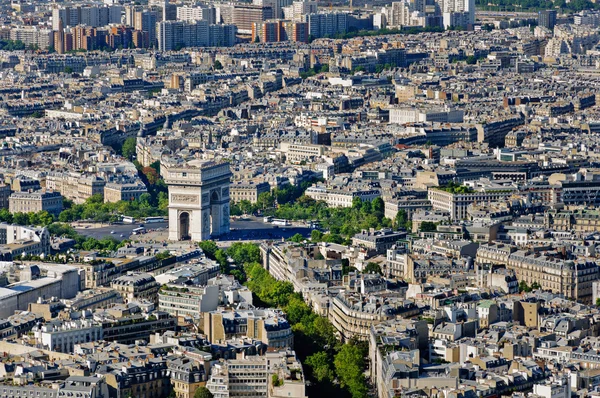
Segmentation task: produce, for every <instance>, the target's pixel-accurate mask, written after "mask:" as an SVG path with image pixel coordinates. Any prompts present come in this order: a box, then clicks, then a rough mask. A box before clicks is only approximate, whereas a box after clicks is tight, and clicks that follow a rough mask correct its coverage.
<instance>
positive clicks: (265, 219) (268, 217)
mask: <svg viewBox="0 0 600 398" xmlns="http://www.w3.org/2000/svg"><path fill="white" fill-rule="evenodd" d="M271 221H273V217H271V216H267V217H264V218H263V222H264V223H270V222H271Z"/></svg>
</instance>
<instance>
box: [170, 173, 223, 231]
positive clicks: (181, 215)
mask: <svg viewBox="0 0 600 398" xmlns="http://www.w3.org/2000/svg"><path fill="white" fill-rule="evenodd" d="M165 171H166V172H165V182H166V183H167V185H168V186H169V240H172V241H179V240H187V239H191V240H193V241H202V240H207V239H210V237H211V236H213V237H215V236H219V235H221V234H226V233H228V232H229V184H230V180H231V175H232V174H231V171H230V170H229V163H215V162H212V161H205V162H197V161H194V162H190V164H188V165H186V166H183V167H169V168H168V169H167V170H165Z"/></svg>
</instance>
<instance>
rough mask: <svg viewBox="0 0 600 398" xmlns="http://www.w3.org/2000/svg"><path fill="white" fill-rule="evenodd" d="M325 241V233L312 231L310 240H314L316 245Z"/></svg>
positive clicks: (316, 230)
mask: <svg viewBox="0 0 600 398" xmlns="http://www.w3.org/2000/svg"><path fill="white" fill-rule="evenodd" d="M322 239H323V232H321V231H319V230H318V229H313V230H312V231H310V240H312V241H313V242H315V243H318V242H321V240H322Z"/></svg>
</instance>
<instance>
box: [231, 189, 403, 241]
mask: <svg viewBox="0 0 600 398" xmlns="http://www.w3.org/2000/svg"><path fill="white" fill-rule="evenodd" d="M290 189H291V190H293V188H290ZM286 192H288V191H286ZM297 194H298V191H295V190H294V194H293V195H289V196H287V199H286V200H283V198H282V196H284V195H281V191H278V190H275V191H274V192H273V193H262V194H261V195H259V197H258V201H257V203H254V204H252V203H250V202H248V201H241V202H240V203H238V204H235V205H233V206H232V209H235V213H234V211H233V210H232V214H238V215H239V214H242V213H244V214H252V213H253V214H259V213H260V214H262V215H269V216H273V217H275V218H282V219H286V220H319V222H320V223H321V226H322V227H323V228H324V229H326V230H328V231H329V232H328V233H325V234H322V235H321V236H320V238H321V241H323V242H330V243H340V244H341V243H349V239H350V238H351V237H352V236H353V235H355V234H356V233H358V232H360V231H361V230H363V229H369V228H375V229H380V228H388V227H392V226H393V225H392V224H393V222H392V220H390V219H389V218H386V217H385V215H384V203H383V199H381V198H376V199H374V200H373V201H362V200H361V199H360V198H354V201H353V202H352V207H329V206H328V205H327V204H326V203H325V202H322V201H316V200H314V199H312V198H310V197H308V196H300V197H298V199H296V200H293V197H294V196H296V195H297ZM276 202H277V206H275V204H276ZM401 226H402V225H401ZM317 233H318V232H315V234H317ZM311 238H312V240H316V239H318V237H317V236H311Z"/></svg>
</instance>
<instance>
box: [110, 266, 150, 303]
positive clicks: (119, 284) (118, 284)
mask: <svg viewBox="0 0 600 398" xmlns="http://www.w3.org/2000/svg"><path fill="white" fill-rule="evenodd" d="M110 286H111V287H112V288H113V289H115V290H116V291H117V292H119V293H120V294H121V296H122V297H123V300H124V301H125V302H126V303H129V302H131V301H134V300H140V299H143V300H148V301H152V302H153V303H155V304H158V289H160V283H158V282H156V280H155V279H154V277H153V276H152V275H150V274H145V273H140V274H129V275H124V276H121V277H119V278H117V279H115V280H114V281H112V283H111V285H110Z"/></svg>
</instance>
